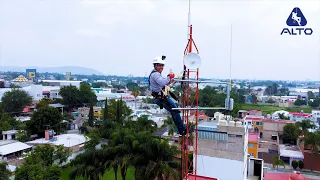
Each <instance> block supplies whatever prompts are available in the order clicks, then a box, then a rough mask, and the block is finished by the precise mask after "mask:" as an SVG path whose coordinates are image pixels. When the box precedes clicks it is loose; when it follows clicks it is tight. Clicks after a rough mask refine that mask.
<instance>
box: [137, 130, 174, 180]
mask: <svg viewBox="0 0 320 180" xmlns="http://www.w3.org/2000/svg"><path fill="white" fill-rule="evenodd" d="M135 150H136V151H138V152H140V153H138V154H136V155H135V161H134V164H133V165H134V166H135V179H139V180H149V179H155V178H157V179H158V180H160V179H161V180H162V179H171V178H172V179H178V173H177V171H176V169H178V168H179V167H180V163H179V162H177V161H174V160H172V157H173V156H175V155H177V153H179V151H178V149H177V147H175V146H170V145H169V143H168V140H160V139H157V138H152V137H151V134H150V133H149V132H139V133H138V134H137V136H136V149H135ZM155 154H156V156H155Z"/></svg>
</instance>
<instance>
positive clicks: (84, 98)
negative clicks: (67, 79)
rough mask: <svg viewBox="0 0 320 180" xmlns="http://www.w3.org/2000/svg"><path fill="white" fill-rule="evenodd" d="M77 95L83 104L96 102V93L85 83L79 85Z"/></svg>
mask: <svg viewBox="0 0 320 180" xmlns="http://www.w3.org/2000/svg"><path fill="white" fill-rule="evenodd" d="M79 95H80V98H79V99H80V101H81V103H83V104H90V103H93V104H95V103H96V102H97V96H96V94H95V93H94V92H93V91H92V90H91V87H90V86H89V85H87V84H81V85H80V90H79Z"/></svg>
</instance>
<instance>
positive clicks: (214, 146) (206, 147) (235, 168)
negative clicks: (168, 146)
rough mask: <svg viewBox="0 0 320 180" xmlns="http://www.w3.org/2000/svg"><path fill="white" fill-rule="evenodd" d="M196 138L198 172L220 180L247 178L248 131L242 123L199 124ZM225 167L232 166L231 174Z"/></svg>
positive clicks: (241, 179)
mask: <svg viewBox="0 0 320 180" xmlns="http://www.w3.org/2000/svg"><path fill="white" fill-rule="evenodd" d="M198 137H199V140H198V156H197V174H198V175H200V176H207V177H213V178H217V179H219V180H229V179H232V180H244V179H246V178H247V164H248V130H247V128H246V127H245V126H242V123H241V122H237V123H235V122H234V121H229V122H228V121H226V120H220V121H218V122H217V121H214V122H203V123H200V124H199V125H198ZM222 165H223V166H222ZM226 167H228V169H232V173H230V171H226V169H225V168H226Z"/></svg>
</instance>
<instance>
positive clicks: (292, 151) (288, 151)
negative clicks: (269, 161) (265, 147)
mask: <svg viewBox="0 0 320 180" xmlns="http://www.w3.org/2000/svg"><path fill="white" fill-rule="evenodd" d="M279 149H280V156H284V157H293V158H301V159H303V158H304V156H303V153H302V152H301V150H300V148H299V146H292V145H289V146H287V145H284V144H280V145H279Z"/></svg>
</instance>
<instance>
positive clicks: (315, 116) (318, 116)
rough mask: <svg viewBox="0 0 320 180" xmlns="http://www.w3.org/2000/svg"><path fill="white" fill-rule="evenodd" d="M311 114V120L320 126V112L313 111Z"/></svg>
mask: <svg viewBox="0 0 320 180" xmlns="http://www.w3.org/2000/svg"><path fill="white" fill-rule="evenodd" d="M311 114H312V118H311V120H312V121H313V122H315V123H318V124H319V125H320V110H312V112H311Z"/></svg>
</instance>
